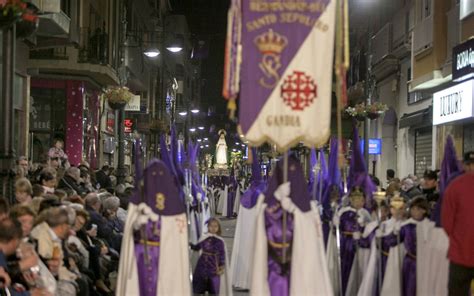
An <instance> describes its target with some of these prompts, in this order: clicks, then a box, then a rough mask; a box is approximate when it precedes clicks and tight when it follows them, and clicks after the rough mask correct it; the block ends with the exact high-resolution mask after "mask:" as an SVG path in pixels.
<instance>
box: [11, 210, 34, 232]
mask: <svg viewBox="0 0 474 296" xmlns="http://www.w3.org/2000/svg"><path fill="white" fill-rule="evenodd" d="M10 217H11V218H12V219H13V220H15V221H18V222H20V224H21V230H22V232H23V238H28V236H29V235H30V232H31V229H32V228H33V222H34V220H35V218H36V214H35V213H34V212H33V210H32V209H31V208H30V207H28V206H24V205H16V206H14V207H13V208H12V209H11V211H10Z"/></svg>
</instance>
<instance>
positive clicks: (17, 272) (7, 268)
mask: <svg viewBox="0 0 474 296" xmlns="http://www.w3.org/2000/svg"><path fill="white" fill-rule="evenodd" d="M21 238H22V230H21V225H20V223H19V222H18V221H15V220H13V219H10V218H5V219H3V220H2V221H0V277H1V278H3V279H4V281H5V283H4V287H5V294H6V295H12V296H16V295H28V294H25V293H23V292H22V291H19V290H17V289H16V288H13V285H12V283H17V282H18V281H20V280H22V279H23V277H24V276H26V274H27V273H29V270H30V269H31V268H32V267H36V266H37V265H38V262H39V261H38V257H37V255H36V253H35V252H30V253H28V254H22V258H21V260H18V261H10V262H7V259H6V257H7V256H12V255H15V253H16V250H17V248H18V246H19V244H20V241H21ZM24 288H27V287H24ZM29 295H50V294H49V293H48V292H47V291H45V289H35V288H33V289H32V290H31V291H30V294H29Z"/></svg>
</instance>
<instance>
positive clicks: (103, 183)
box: [95, 165, 112, 189]
mask: <svg viewBox="0 0 474 296" xmlns="http://www.w3.org/2000/svg"><path fill="white" fill-rule="evenodd" d="M109 173H110V167H109V166H108V165H104V166H103V167H102V169H100V170H99V171H97V172H96V173H95V179H96V181H97V184H98V185H99V186H100V188H104V189H107V188H111V187H112V180H111V179H110V175H109Z"/></svg>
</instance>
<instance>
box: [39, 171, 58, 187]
mask: <svg viewBox="0 0 474 296" xmlns="http://www.w3.org/2000/svg"><path fill="white" fill-rule="evenodd" d="M38 181H39V183H40V184H41V186H43V189H44V193H54V188H55V186H56V171H55V170H54V169H51V168H46V169H43V170H42V171H41V173H40V174H39V180H38Z"/></svg>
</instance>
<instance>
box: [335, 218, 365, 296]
mask: <svg viewBox="0 0 474 296" xmlns="http://www.w3.org/2000/svg"><path fill="white" fill-rule="evenodd" d="M339 228H340V231H341V278H342V293H343V295H345V294H346V289H347V283H348V282H349V276H350V274H351V268H352V263H353V262H354V257H355V253H356V250H357V249H356V242H355V240H354V239H353V238H352V234H353V233H354V232H357V231H358V232H361V233H362V231H363V229H362V227H361V226H360V225H359V223H358V222H357V212H355V211H347V212H344V213H343V214H342V215H341V218H340V223H339Z"/></svg>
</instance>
